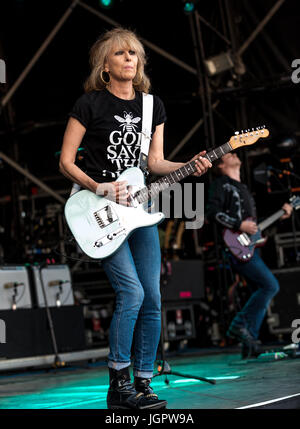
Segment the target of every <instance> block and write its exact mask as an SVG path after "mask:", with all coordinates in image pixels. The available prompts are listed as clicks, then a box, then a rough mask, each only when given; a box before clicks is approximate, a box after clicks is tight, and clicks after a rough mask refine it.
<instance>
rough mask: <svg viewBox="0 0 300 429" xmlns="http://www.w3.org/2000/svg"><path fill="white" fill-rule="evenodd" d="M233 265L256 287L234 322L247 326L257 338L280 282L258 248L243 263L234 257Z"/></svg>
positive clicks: (251, 285)
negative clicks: (249, 258) (260, 254)
mask: <svg viewBox="0 0 300 429" xmlns="http://www.w3.org/2000/svg"><path fill="white" fill-rule="evenodd" d="M233 267H234V268H235V270H236V271H237V272H238V273H239V274H241V275H242V276H243V277H245V279H246V280H247V282H248V283H249V285H250V287H253V286H254V287H255V291H253V293H252V295H251V296H250V298H249V299H248V301H247V302H246V304H245V306H244V307H243V309H242V311H240V312H239V313H237V315H236V316H235V318H234V319H233V321H232V323H233V324H237V325H243V326H246V328H248V330H249V332H250V334H252V335H253V337H254V338H255V339H257V338H258V334H259V330H260V327H261V324H262V322H263V320H264V317H265V314H266V311H267V308H268V306H269V304H270V301H271V299H272V298H273V297H274V296H275V295H276V294H277V293H278V292H279V284H278V281H277V279H276V277H275V276H274V275H273V273H272V272H271V271H270V270H269V268H268V267H267V266H266V264H265V263H264V262H263V260H262V259H261V257H260V256H259V253H258V250H257V249H255V251H254V255H253V257H252V259H251V260H250V261H249V262H245V263H243V262H239V261H238V260H236V259H235V258H233Z"/></svg>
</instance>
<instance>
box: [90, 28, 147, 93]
mask: <svg viewBox="0 0 300 429" xmlns="http://www.w3.org/2000/svg"><path fill="white" fill-rule="evenodd" d="M113 47H114V48H117V49H120V48H121V49H123V48H124V47H127V48H130V49H132V50H134V51H135V52H136V54H137V57H138V63H137V72H136V75H135V77H134V79H133V81H132V83H133V85H134V87H135V89H137V90H138V91H143V92H146V93H148V92H149V88H150V80H149V78H148V77H147V76H146V74H145V71H144V67H145V64H146V56H145V51H144V47H143V45H142V43H141V42H140V40H139V39H138V37H137V36H136V34H135V33H134V32H133V31H130V30H127V29H125V28H121V27H117V28H114V29H113V30H110V31H106V32H105V33H104V34H103V35H102V36H101V37H100V38H99V39H98V40H97V41H96V42H95V43H94V45H93V46H92V48H91V50H90V66H91V73H90V75H89V77H88V78H87V80H86V81H85V83H84V90H85V92H90V91H93V90H96V91H99V90H101V89H104V88H105V87H106V84H105V83H104V82H103V81H102V80H101V77H100V76H101V73H102V72H103V71H104V65H105V62H106V59H107V56H108V55H109V53H110V52H111V50H112V48H113Z"/></svg>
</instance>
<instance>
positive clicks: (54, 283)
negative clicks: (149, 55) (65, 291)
mask: <svg viewBox="0 0 300 429" xmlns="http://www.w3.org/2000/svg"><path fill="white" fill-rule="evenodd" d="M64 283H69V280H51V281H50V282H48V286H61V285H62V284H64Z"/></svg>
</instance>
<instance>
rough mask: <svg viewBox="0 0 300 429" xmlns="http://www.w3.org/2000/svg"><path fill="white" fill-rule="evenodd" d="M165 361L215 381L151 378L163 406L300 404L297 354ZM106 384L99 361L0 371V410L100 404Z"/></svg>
mask: <svg viewBox="0 0 300 429" xmlns="http://www.w3.org/2000/svg"><path fill="white" fill-rule="evenodd" d="M168 362H169V364H170V365H171V368H172V370H173V371H176V372H181V373H183V374H189V375H195V376H200V377H207V378H210V379H215V380H216V384H215V385H211V384H208V383H206V382H202V381H198V380H195V379H193V378H191V377H188V378H183V377H179V376H175V375H168V380H169V384H166V383H165V375H163V376H159V377H156V378H154V380H153V382H152V386H153V388H154V390H155V392H157V393H158V394H159V396H160V397H161V398H162V399H166V400H167V401H168V409H177V410H178V409H187V410H188V409H236V408H242V407H251V408H256V407H267V408H273V409H274V408H275V409H276V408H300V359H299V358H298V359H291V358H288V359H284V360H277V361H272V362H262V361H259V360H253V361H241V360H240V354H239V353H232V351H222V352H220V351H207V352H206V353H203V351H202V352H201V353H189V354H188V353H186V354H184V355H181V356H177V357H169V358H168ZM107 389H108V372H107V369H106V363H105V362H101V361H99V362H96V363H93V364H91V363H90V364H86V365H84V366H83V365H80V366H78V365H77V366H75V365H72V366H71V365H70V366H68V367H65V368H61V369H59V370H54V369H50V370H34V371H30V372H29V371H28V372H26V371H22V372H18V373H10V374H7V373H3V374H0V409H105V408H106V394H107ZM283 398H287V399H283ZM266 402H267V403H266ZM262 403H263V404H262ZM265 403H266V404H265ZM257 404H259V405H257Z"/></svg>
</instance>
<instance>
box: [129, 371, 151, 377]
mask: <svg viewBox="0 0 300 429" xmlns="http://www.w3.org/2000/svg"><path fill="white" fill-rule="evenodd" d="M133 375H134V377H140V378H152V377H153V371H140V370H138V369H134V370H133Z"/></svg>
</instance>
